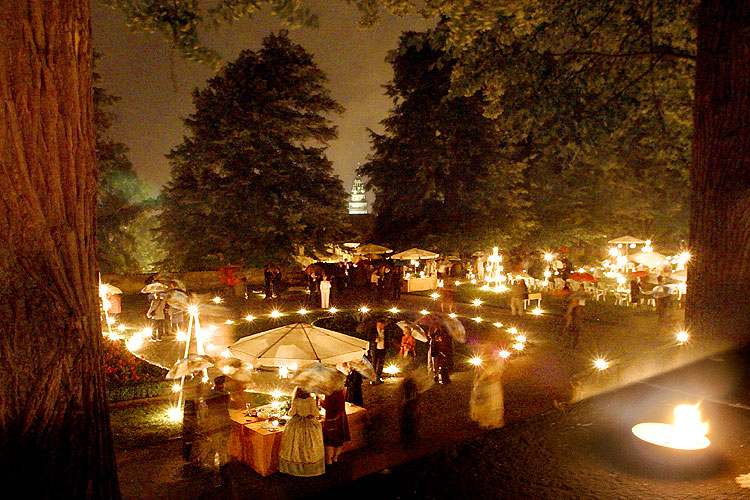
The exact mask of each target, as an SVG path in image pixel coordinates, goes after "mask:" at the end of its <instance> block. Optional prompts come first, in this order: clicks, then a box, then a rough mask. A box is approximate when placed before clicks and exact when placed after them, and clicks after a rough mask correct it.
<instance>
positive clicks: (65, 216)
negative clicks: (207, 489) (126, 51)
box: [0, 0, 312, 499]
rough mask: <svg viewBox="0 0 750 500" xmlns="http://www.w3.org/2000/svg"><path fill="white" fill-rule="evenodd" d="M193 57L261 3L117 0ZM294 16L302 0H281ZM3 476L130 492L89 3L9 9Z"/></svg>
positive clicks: (3, 64) (0, 89) (301, 13)
mask: <svg viewBox="0 0 750 500" xmlns="http://www.w3.org/2000/svg"><path fill="white" fill-rule="evenodd" d="M110 3H111V4H114V5H116V6H118V7H120V8H122V9H123V10H125V11H126V13H127V14H129V15H131V16H133V18H134V19H136V22H137V23H138V25H139V26H142V27H149V26H145V25H144V22H143V20H144V19H146V20H149V22H151V23H153V24H152V25H151V26H150V27H156V28H158V29H159V31H161V32H163V33H165V34H166V35H167V36H168V38H169V39H170V40H171V41H172V42H173V44H174V46H175V47H176V48H178V49H180V50H182V51H183V52H184V53H187V54H188V55H190V56H196V55H197V56H201V54H200V53H198V54H196V52H195V51H194V50H193V48H194V47H196V46H197V45H196V44H195V43H194V41H195V37H197V31H198V25H199V24H201V22H212V21H213V20H228V19H230V18H233V17H237V16H239V15H240V14H244V15H247V14H250V13H252V12H253V10H254V8H255V7H257V4H255V3H254V2H251V1H236V0H219V1H217V2H214V3H213V4H212V6H213V8H215V10H213V11H211V12H207V13H202V12H200V11H199V7H198V6H197V2H187V3H183V2H172V1H169V2H165V1H163V0H146V1H135V0H111V2H110ZM269 4H270V5H271V6H272V8H273V9H274V10H275V11H276V12H277V13H278V14H279V15H280V16H281V17H284V18H287V19H292V20H293V21H312V19H311V17H310V16H309V13H307V11H306V10H305V9H303V8H301V7H300V5H299V3H297V2H287V1H272V2H269ZM0 40H2V43H1V44H0V102H2V105H0V173H1V174H2V175H0V191H1V192H2V193H3V196H2V198H1V201H0V239H1V240H2V241H3V248H2V249H1V250H0V278H2V279H0V282H1V283H2V285H0V363H2V366H3V369H2V370H0V450H2V453H0V478H1V479H2V484H3V496H4V497H6V498H13V497H15V498H66V499H69V498H119V496H120V494H119V488H118V484H117V473H116V468H115V458H114V451H113V447H112V436H111V431H110V427H109V416H108V410H107V405H106V399H105V391H104V376H103V367H102V345H101V339H102V337H101V325H100V324H99V306H98V298H97V264H96V238H95V210H96V190H97V174H96V161H95V148H94V130H93V96H92V49H91V19H90V11H89V2H88V0H55V1H46V0H26V1H3V2H0Z"/></svg>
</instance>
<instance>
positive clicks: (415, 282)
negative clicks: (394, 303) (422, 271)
mask: <svg viewBox="0 0 750 500" xmlns="http://www.w3.org/2000/svg"><path fill="white" fill-rule="evenodd" d="M436 288H437V276H431V277H429V278H409V279H405V280H403V282H402V283H401V291H402V292H404V293H409V292H423V291H425V290H434V289H436Z"/></svg>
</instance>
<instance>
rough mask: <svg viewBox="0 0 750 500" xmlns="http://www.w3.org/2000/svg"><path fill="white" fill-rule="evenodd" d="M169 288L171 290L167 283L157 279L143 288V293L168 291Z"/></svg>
mask: <svg viewBox="0 0 750 500" xmlns="http://www.w3.org/2000/svg"><path fill="white" fill-rule="evenodd" d="M167 290H169V287H167V285H165V284H164V283H160V282H158V281H155V282H153V283H149V284H148V285H146V286H144V287H143V288H141V293H158V292H166V291H167Z"/></svg>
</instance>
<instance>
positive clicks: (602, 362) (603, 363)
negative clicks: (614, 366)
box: [594, 358, 609, 371]
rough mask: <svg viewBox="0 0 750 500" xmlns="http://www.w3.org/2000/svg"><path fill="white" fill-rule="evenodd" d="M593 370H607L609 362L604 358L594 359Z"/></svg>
mask: <svg viewBox="0 0 750 500" xmlns="http://www.w3.org/2000/svg"><path fill="white" fill-rule="evenodd" d="M594 368H596V369H597V370H599V371H602V370H606V369H607V368H609V361H607V360H606V359H604V358H596V359H595V360H594Z"/></svg>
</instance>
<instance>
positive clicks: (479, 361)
mask: <svg viewBox="0 0 750 500" xmlns="http://www.w3.org/2000/svg"><path fill="white" fill-rule="evenodd" d="M469 363H471V364H472V365H474V366H482V358H480V357H479V356H474V357H473V358H471V359H469Z"/></svg>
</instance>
